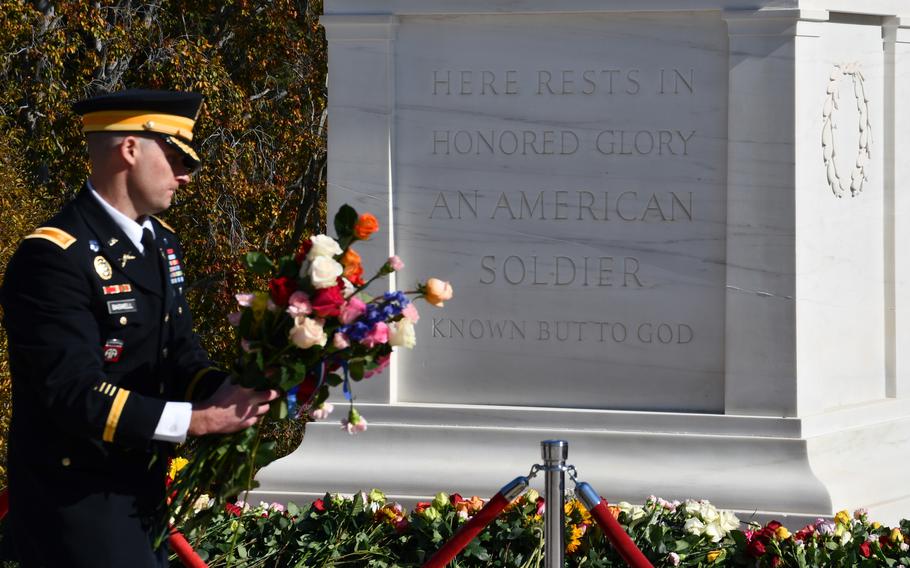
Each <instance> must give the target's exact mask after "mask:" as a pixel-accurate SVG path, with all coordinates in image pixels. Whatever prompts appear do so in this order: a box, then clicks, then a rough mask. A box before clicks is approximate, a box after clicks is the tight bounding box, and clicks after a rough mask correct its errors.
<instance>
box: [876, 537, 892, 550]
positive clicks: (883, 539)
mask: <svg viewBox="0 0 910 568" xmlns="http://www.w3.org/2000/svg"><path fill="white" fill-rule="evenodd" d="M878 544H879V546H881V547H882V548H888V546H889V545H890V544H891V539H890V538H889V536H888V535H886V534H883V535H882V536H880V537H878Z"/></svg>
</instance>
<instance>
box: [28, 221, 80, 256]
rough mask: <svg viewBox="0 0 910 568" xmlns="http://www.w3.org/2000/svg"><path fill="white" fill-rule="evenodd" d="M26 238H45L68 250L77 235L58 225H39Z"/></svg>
mask: <svg viewBox="0 0 910 568" xmlns="http://www.w3.org/2000/svg"><path fill="white" fill-rule="evenodd" d="M25 238H26V239H45V240H48V241H50V242H52V243H54V244H55V245H57V246H58V247H60V248H62V249H63V250H66V249H68V248H69V247H70V245H72V244H73V243H75V242H76V237H74V236H73V235H71V234H69V233H67V232H66V231H64V230H63V229H58V228H57V227H38V228H37V229H35V230H34V232H32V234H31V235H28V236H27V237H25Z"/></svg>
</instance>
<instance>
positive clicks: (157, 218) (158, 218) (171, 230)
mask: <svg viewBox="0 0 910 568" xmlns="http://www.w3.org/2000/svg"><path fill="white" fill-rule="evenodd" d="M149 217H151V218H152V219H154V220H156V221H158V222H159V223H161V226H162V227H164V228H165V229H167V230H168V231H170V232H172V233H174V234H175V235H176V234H177V231H175V230H174V227H171V226H170V225H168V224H167V223H165V222H164V221H162V220H161V218H160V217H157V216H155V215H149Z"/></svg>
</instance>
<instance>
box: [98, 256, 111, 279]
mask: <svg viewBox="0 0 910 568" xmlns="http://www.w3.org/2000/svg"><path fill="white" fill-rule="evenodd" d="M95 272H97V273H98V276H100V277H101V279H102V280H110V279H111V276H113V275H114V272H113V270H111V265H110V264H109V263H108V262H107V259H106V258H104V257H103V256H96V257H95Z"/></svg>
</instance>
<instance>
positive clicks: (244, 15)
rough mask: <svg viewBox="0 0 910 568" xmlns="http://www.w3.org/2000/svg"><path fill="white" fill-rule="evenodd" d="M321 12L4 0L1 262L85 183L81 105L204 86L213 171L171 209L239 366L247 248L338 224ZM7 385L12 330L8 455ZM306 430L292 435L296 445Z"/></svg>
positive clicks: (284, 247)
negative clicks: (102, 97) (329, 159)
mask: <svg viewBox="0 0 910 568" xmlns="http://www.w3.org/2000/svg"><path fill="white" fill-rule="evenodd" d="M321 12H322V2H321V0H314V1H309V2H308V1H306V0H183V1H180V0H142V1H133V0H100V1H95V2H91V3H89V2H85V1H84V0H63V1H57V2H49V1H47V0H41V1H30V2H26V1H21V0H0V210H2V212H3V215H2V216H0V270H4V269H5V267H6V263H7V261H8V260H9V257H10V255H11V254H12V252H13V251H14V250H15V248H16V246H17V244H18V242H19V240H20V239H21V238H22V237H23V236H24V235H26V234H28V233H29V232H30V231H31V230H32V229H33V228H34V227H36V226H38V225H39V224H40V223H41V221H42V220H43V219H45V218H47V217H49V216H50V215H51V214H53V212H54V211H56V210H57V209H58V208H59V207H60V206H61V205H62V204H63V203H64V202H65V201H66V200H67V199H69V198H70V197H72V196H73V195H75V193H76V192H77V191H78V190H79V189H80V188H81V186H82V184H83V182H84V180H85V177H86V175H87V172H88V164H87V160H86V158H85V150H84V140H83V136H82V133H81V131H80V123H79V120H78V117H77V116H75V115H74V114H73V113H72V112H71V111H70V105H71V104H72V103H73V102H74V101H76V100H79V99H82V98H84V97H86V96H91V95H94V94H98V93H102V92H108V91H113V90H119V89H123V88H129V87H147V88H171V89H180V90H191V91H196V92H200V93H202V94H203V95H204V96H205V106H204V110H203V114H202V116H201V117H200V120H199V122H198V123H197V126H196V131H195V134H196V136H195V141H196V142H195V145H196V147H197V149H199V153H200V155H201V156H202V157H203V160H204V161H205V167H204V169H203V170H202V171H201V172H200V173H199V174H197V175H196V176H195V177H194V179H193V181H192V183H191V184H190V186H189V188H188V189H186V190H184V191H183V195H181V196H180V197H179V201H178V202H177V204H176V205H175V206H174V207H172V208H171V210H169V211H168V212H167V213H166V214H164V215H163V218H164V219H165V220H166V221H167V222H168V223H169V224H170V225H172V226H173V227H174V228H175V229H176V230H177V232H178V234H180V236H181V239H182V241H183V244H184V249H185V250H186V253H187V273H188V283H189V289H190V292H189V296H190V303H191V304H192V306H193V309H194V315H195V318H196V327H197V331H198V332H199V333H200V335H201V336H202V338H203V342H204V344H205V345H206V347H207V348H208V349H209V351H210V352H211V353H212V355H213V357H214V358H215V360H216V361H217V360H220V361H227V360H228V359H229V357H230V355H231V353H232V351H233V349H234V345H233V339H232V335H231V330H230V328H229V326H228V324H227V322H226V320H225V316H226V315H227V313H228V312H229V311H231V309H232V308H233V297H232V296H233V293H234V292H236V291H238V290H246V289H249V288H250V287H251V286H252V285H253V284H254V283H253V282H250V281H249V280H248V277H247V276H246V274H245V272H244V271H243V270H241V265H240V262H239V259H240V257H241V255H242V254H243V253H245V252H247V251H248V250H262V251H267V252H269V253H270V255H272V256H276V255H280V254H283V253H285V252H288V251H290V250H293V248H295V244H294V243H297V242H299V240H300V237H301V235H303V234H306V233H311V232H314V231H317V230H319V229H320V228H321V227H322V226H323V225H324V218H325V211H324V208H325V206H324V203H325V199H324V196H325V104H326V94H325V74H326V48H325V37H324V33H323V31H322V30H321V28H320V27H319V25H318V16H319V14H320V13H321ZM9 385H10V378H9V369H8V365H7V353H6V344H5V335H4V334H3V332H2V331H0V464H5V461H6V459H5V457H6V452H5V439H6V432H7V430H8V426H9V416H10V400H9V394H10V393H9ZM299 434H300V433H299V432H286V431H285V432H281V433H279V435H280V436H282V437H283V438H284V441H285V442H286V445H287V446H288V448H290V447H292V446H294V445H296V443H297V442H299ZM0 467H3V468H2V470H0V485H2V484H5V478H6V471H5V467H4V466H0Z"/></svg>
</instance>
